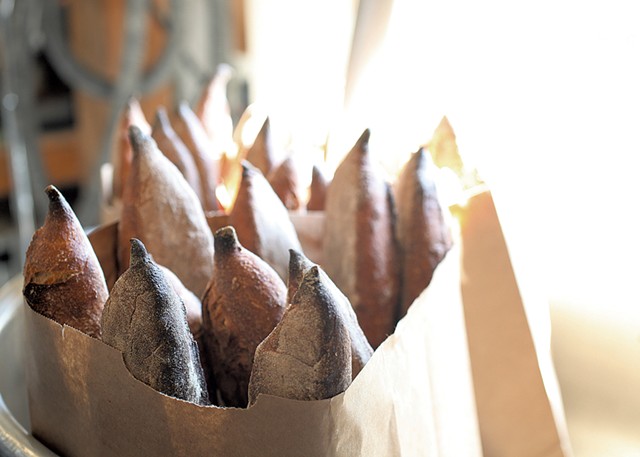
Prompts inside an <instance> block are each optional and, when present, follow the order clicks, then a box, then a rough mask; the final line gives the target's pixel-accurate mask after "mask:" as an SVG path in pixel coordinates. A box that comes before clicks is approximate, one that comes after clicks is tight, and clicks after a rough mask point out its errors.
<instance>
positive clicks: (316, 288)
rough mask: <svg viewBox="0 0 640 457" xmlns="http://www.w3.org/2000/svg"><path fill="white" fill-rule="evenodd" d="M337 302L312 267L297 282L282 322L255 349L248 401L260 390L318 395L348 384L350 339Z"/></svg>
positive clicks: (298, 395)
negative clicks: (296, 288) (294, 292)
mask: <svg viewBox="0 0 640 457" xmlns="http://www.w3.org/2000/svg"><path fill="white" fill-rule="evenodd" d="M339 307H340V304H339V303H338V302H337V301H336V299H335V297H334V296H333V294H332V292H331V290H330V287H328V286H327V284H326V277H325V276H323V275H321V274H320V271H319V269H318V267H317V266H314V267H312V268H310V269H309V270H308V271H307V272H306V273H305V274H304V277H303V279H302V282H301V283H300V287H299V288H298V291H297V292H296V294H295V297H294V300H293V302H292V303H291V305H290V306H289V307H288V308H287V310H286V311H285V314H284V316H283V317H282V321H281V322H280V323H279V324H278V325H277V326H276V328H275V329H274V330H273V332H271V334H270V335H269V336H268V337H267V338H266V339H265V340H264V341H263V342H262V343H260V345H259V346H258V348H257V349H256V354H255V360H254V363H253V371H252V373H251V382H250V383H249V403H250V404H253V403H254V402H255V401H256V400H257V398H258V396H259V395H260V394H269V395H275V396H278V397H284V398H291V399H294V400H322V399H325V398H331V397H333V396H335V395H338V394H339V393H341V392H344V391H345V390H346V389H347V387H349V384H351V378H352V374H351V341H350V338H349V331H348V330H347V328H346V326H345V323H344V321H343V318H342V313H341V312H340V310H339Z"/></svg>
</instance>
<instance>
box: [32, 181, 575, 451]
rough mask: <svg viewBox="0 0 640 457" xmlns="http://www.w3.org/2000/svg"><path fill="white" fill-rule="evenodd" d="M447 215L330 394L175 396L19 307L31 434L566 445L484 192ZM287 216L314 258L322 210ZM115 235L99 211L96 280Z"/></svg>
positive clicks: (254, 442) (241, 445)
mask: <svg viewBox="0 0 640 457" xmlns="http://www.w3.org/2000/svg"><path fill="white" fill-rule="evenodd" d="M458 216H459V219H460V226H461V236H462V242H458V243H456V246H455V247H454V249H453V250H452V251H451V252H450V253H449V254H448V255H447V257H446V258H445V260H444V261H443V262H442V263H441V265H440V266H439V267H438V269H437V271H436V273H435V275H434V278H433V280H432V282H431V285H430V286H429V288H428V289H427V290H426V291H425V292H423V294H422V295H421V296H420V297H419V298H418V299H417V300H416V302H415V303H414V305H413V306H412V307H411V308H410V310H409V312H408V314H407V316H406V317H405V318H404V319H403V320H402V321H401V322H400V323H399V324H398V327H397V329H396V331H395V333H394V334H393V335H392V336H390V337H389V338H388V339H387V340H386V341H385V342H384V343H383V344H382V345H381V346H380V347H379V348H378V349H377V350H376V352H375V354H374V356H373V357H372V359H371V360H370V362H369V363H368V364H367V366H366V367H365V369H364V370H363V371H362V372H361V373H360V375H359V376H358V377H357V378H356V380H355V381H354V383H353V384H352V385H351V386H350V387H349V389H347V391H346V392H345V393H343V394H341V395H338V396H336V397H334V398H332V399H330V400H323V401H315V402H299V401H291V400H284V399H280V398H275V397H270V396H263V397H260V398H259V400H258V402H257V403H256V404H255V405H254V406H253V407H252V408H249V409H246V410H244V409H222V408H216V407H200V406H196V405H193V404H189V403H186V402H182V401H179V400H175V399H172V398H169V397H166V396H164V395H162V394H159V393H157V392H155V391H153V390H152V389H150V388H148V387H147V386H145V385H144V384H142V383H140V382H138V381H137V380H135V379H133V378H132V377H131V376H130V375H129V373H128V371H127V370H126V368H125V367H124V364H123V361H122V357H121V354H120V353H119V352H117V351H115V350H114V349H112V348H110V347H108V346H106V345H104V344H102V343H101V342H99V341H96V340H93V339H91V338H89V337H87V336H85V335H83V334H81V333H80V332H78V331H76V330H74V329H72V328H69V327H61V326H60V325H58V324H56V323H54V322H52V321H50V320H48V319H46V318H44V317H42V316H40V315H38V314H36V313H34V312H32V311H31V310H30V309H27V319H26V320H27V333H28V335H29V338H30V341H31V344H30V349H29V350H28V351H27V361H26V365H27V372H28V382H29V397H30V413H31V419H32V427H33V433H34V435H35V436H36V437H38V438H40V439H41V440H42V441H44V442H45V443H46V444H48V445H49V446H50V447H52V449H54V450H58V451H59V452H62V453H63V454H64V455H82V456H85V455H86V456H93V455H118V456H127V455H132V456H133V455H136V456H140V455H224V456H236V455H237V456H254V455H255V456H269V455H274V456H276V455H277V456H287V455H304V456H314V455H318V456H358V455H361V456H394V455H402V456H405V455H407V456H414V455H415V456H429V457H431V456H438V457H453V456H455V457H460V456H480V455H482V451H483V450H484V455H485V456H487V457H491V456H517V457H520V456H531V457H534V456H535V457H538V456H540V457H547V456H549V457H551V456H568V455H569V451H568V444H567V441H566V436H565V435H564V433H563V430H564V428H563V427H564V422H563V419H562V416H561V411H562V405H561V402H560V400H559V395H555V394H554V393H553V387H554V380H553V379H552V378H551V377H549V376H548V373H549V370H548V368H551V370H550V373H551V374H552V373H553V369H552V365H551V364H550V358H549V355H548V354H539V353H537V352H536V348H535V347H534V345H533V343H532V341H533V338H532V333H531V330H532V329H531V328H530V327H529V325H528V320H527V316H526V314H525V312H524V307H523V302H522V298H521V296H520V293H519V289H518V285H517V282H516V280H515V276H514V273H513V268H512V266H511V262H510V258H509V254H508V250H507V247H506V244H505V242H504V237H503V235H502V230H501V227H500V224H499V221H498V218H497V215H496V212H495V208H494V206H493V201H492V199H491V195H490V194H489V193H488V192H484V193H480V194H478V195H474V196H473V197H472V198H471V199H470V201H469V203H468V205H467V206H465V207H464V208H460V210H459V211H458ZM293 220H294V224H295V225H296V228H297V230H298V233H299V234H300V238H301V240H302V242H303V247H304V248H305V250H307V249H308V250H309V251H310V252H309V255H310V257H311V258H312V259H314V260H316V261H319V262H321V259H319V258H318V257H317V256H319V255H320V251H318V249H317V247H318V246H319V244H318V243H319V236H321V232H319V230H318V227H322V215H321V214H314V215H312V216H311V217H305V216H302V215H300V216H296V217H294V218H293ZM224 223H225V220H224V217H222V218H211V219H210V225H211V227H212V228H216V227H218V226H220V225H224ZM115 235H116V227H115V225H111V226H107V227H104V228H103V229H101V230H99V231H97V232H95V233H94V234H92V236H91V239H92V243H93V244H94V247H95V249H96V252H97V254H98V257H99V259H100V260H101V263H102V265H103V269H104V270H105V275H106V276H107V282H108V284H109V285H112V284H113V282H114V281H115V278H116V276H115V275H116V272H117V265H116V264H115V252H116V244H115V243H116V236H115ZM314 249H315V250H314ZM313 252H315V253H316V254H312V253H313ZM314 256H316V257H315V258H314ZM465 321H466V324H465ZM469 355H471V359H469ZM545 366H546V367H547V369H546V370H545V368H544V367H545ZM541 367H543V368H542V369H541ZM471 369H472V370H473V375H474V380H473V381H472V379H471ZM541 372H544V373H545V376H542V375H541ZM474 389H475V396H476V397H477V403H478V408H477V411H476V406H475V401H474ZM556 393H557V390H556ZM554 411H555V413H556V415H554ZM478 423H479V424H478ZM480 432H481V434H480ZM480 435H481V437H482V444H481V440H480V439H481V438H480Z"/></svg>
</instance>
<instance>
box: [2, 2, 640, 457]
mask: <svg viewBox="0 0 640 457" xmlns="http://www.w3.org/2000/svg"><path fill="white" fill-rule="evenodd" d="M638 18H639V16H638V8H637V5H636V4H635V2H633V1H630V0H628V1H625V0H611V1H608V2H597V1H581V2H578V1H570V0H560V1H551V0H541V1H538V2H528V3H524V2H507V1H499V0H483V1H476V2H472V1H465V0H448V1H444V0H428V1H423V2H414V1H410V0H380V1H376V2H374V1H370V0H360V1H358V0H346V1H345V0H342V1H339V0H325V1H323V2H301V1H295V0H269V1H266V0H188V1H178V0H174V1H171V0H146V1H145V0H131V1H129V2H127V1H124V0H83V1H80V0H41V1H38V0H0V20H1V21H2V23H1V25H2V29H1V30H2V35H1V41H0V68H1V70H2V73H1V78H0V82H1V84H2V86H1V87H2V93H1V104H2V111H1V123H2V134H1V135H2V136H1V137H0V282H4V281H6V280H8V279H9V278H11V277H13V276H14V275H16V274H19V272H20V268H21V262H22V258H23V253H24V252H25V249H26V245H27V244H28V242H29V240H30V237H31V234H32V233H33V231H34V229H35V228H37V227H39V225H40V224H41V223H42V221H43V219H44V215H45V213H46V201H45V200H46V199H45V196H44V193H43V192H42V190H43V188H44V187H45V186H46V185H47V184H49V183H53V184H55V185H56V186H58V187H59V188H60V189H61V190H62V191H63V193H64V194H65V196H67V198H68V199H69V200H70V202H72V204H73V206H74V209H75V210H76V212H77V213H78V215H79V217H80V219H81V221H82V222H83V223H84V224H85V225H86V226H87V227H91V226H94V225H96V224H98V223H99V222H100V212H99V208H98V206H99V205H97V203H96V202H97V201H99V200H98V199H99V198H100V195H101V192H102V187H101V186H102V185H101V180H100V176H101V174H100V169H101V168H100V165H101V164H103V163H106V162H108V161H109V160H110V157H111V153H112V149H113V148H114V147H115V146H114V145H115V143H116V141H115V139H116V137H117V133H118V128H119V122H120V117H121V114H122V110H123V108H124V106H125V104H126V102H127V100H128V98H129V97H130V96H132V95H133V96H136V97H137V98H138V99H139V100H140V103H141V107H142V110H143V112H144V114H145V116H146V117H147V119H153V116H154V111H155V108H156V106H158V105H164V106H166V107H167V108H168V109H173V108H175V107H176V106H177V104H178V103H180V102H181V101H183V100H185V101H187V102H188V103H189V104H190V105H191V106H194V105H195V104H196V103H197V101H198V100H199V98H200V97H201V95H202V93H203V91H204V89H205V87H206V85H207V84H208V82H209V81H210V79H211V77H212V76H213V75H214V74H215V71H216V69H217V68H218V66H219V65H220V64H223V63H226V64H229V65H230V66H231V68H232V69H233V73H232V77H231V79H230V81H229V84H228V86H227V97H228V100H229V104H230V109H231V115H232V117H233V119H234V122H235V123H237V122H238V121H239V119H240V117H241V115H242V113H243V112H245V109H246V108H247V107H248V106H249V105H251V106H252V109H253V112H254V113H255V112H260V113H263V114H268V115H269V117H270V119H271V126H272V131H273V136H274V139H275V141H277V142H278V143H279V144H282V145H283V146H286V147H288V148H297V149H300V150H308V151H312V152H310V154H318V153H321V154H322V156H323V157H325V158H326V161H327V169H328V171H329V172H331V170H332V169H333V167H335V165H336V164H337V163H338V161H339V160H340V158H341V157H342V155H344V154H345V153H346V152H347V151H348V149H349V148H350V147H351V145H352V144H353V143H354V141H355V139H356V138H357V137H358V136H359V134H360V133H361V131H362V130H363V129H364V128H370V129H371V132H372V137H371V149H372V151H373V153H374V154H375V156H376V158H377V159H378V160H379V161H380V162H381V163H383V164H384V166H385V168H386V170H387V171H388V172H389V173H390V174H391V175H392V174H393V173H394V172H395V171H396V170H397V169H398V168H399V167H400V166H401V165H402V163H403V162H404V160H406V158H407V157H408V155H409V154H410V153H411V152H413V151H415V150H416V149H417V148H418V146H420V145H423V144H426V143H427V142H429V141H430V139H431V137H432V135H433V132H434V130H435V129H436V128H437V127H438V126H439V125H444V126H445V127H446V125H447V124H448V125H450V126H451V127H452V129H453V132H455V136H453V132H451V131H449V134H450V137H451V138H455V140H456V142H457V145H458V148H459V151H460V153H461V155H462V157H463V159H464V160H465V163H469V164H472V165H473V166H475V167H477V169H478V170H479V172H480V174H481V175H482V177H483V178H484V180H485V181H486V182H487V183H488V184H489V185H490V186H491V188H492V189H493V190H494V193H495V198H496V202H497V205H498V210H499V212H500V216H501V219H502V221H503V226H504V229H505V233H506V236H507V239H508V242H509V244H510V248H511V250H512V253H513V256H514V262H515V264H516V267H517V268H520V270H519V271H521V272H526V274H523V275H522V278H523V284H526V287H528V288H529V289H530V290H532V291H533V292H534V293H535V294H537V295H538V296H540V297H542V298H543V300H542V302H541V303H550V311H551V318H552V351H553V355H554V360H555V364H556V370H557V373H558V377H559V380H560V384H561V388H562V393H563V397H564V402H565V406H566V410H567V419H568V425H569V432H570V434H571V438H572V442H573V446H574V450H575V454H576V455H577V456H578V457H580V456H584V457H586V456H604V455H606V456H625V457H626V456H640V433H638V431H639V430H640V389H639V388H638V386H640V292H638V288H637V285H636V284H637V283H638V276H639V275H640V267H638V264H637V259H638V256H639V254H640V242H639V241H638V234H639V233H640V223H639V222H638V220H639V218H638V216H637V212H638V208H639V204H638V197H639V192H638V190H637V189H636V190H633V189H634V187H633V186H634V185H635V184H634V183H637V180H638V177H637V176H638V164H639V163H640V160H639V157H640V84H639V83H638V81H640V28H638V27H637V22H638ZM444 116H446V118H447V120H448V122H446V121H445V123H444V124H441V122H442V119H443V117H444ZM254 134H255V132H254ZM318 151H320V152H318Z"/></svg>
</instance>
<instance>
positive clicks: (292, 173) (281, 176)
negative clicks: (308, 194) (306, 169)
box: [268, 156, 302, 211]
mask: <svg viewBox="0 0 640 457" xmlns="http://www.w3.org/2000/svg"><path fill="white" fill-rule="evenodd" d="M268 181H269V184H271V187H272V188H273V190H274V192H275V193H276V195H277V196H278V197H279V198H280V201H282V204H283V205H284V206H285V207H286V208H287V209H288V210H291V211H295V210H297V209H299V208H300V202H301V201H302V197H301V195H300V194H301V192H300V177H299V175H298V167H297V164H296V161H295V160H294V158H293V156H289V157H287V158H286V159H285V160H284V161H283V162H282V163H281V164H280V165H278V166H277V167H276V168H275V169H274V170H273V171H272V172H271V173H270V174H269V176H268Z"/></svg>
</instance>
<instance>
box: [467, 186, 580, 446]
mask: <svg viewBox="0 0 640 457" xmlns="http://www.w3.org/2000/svg"><path fill="white" fill-rule="evenodd" d="M458 216H459V220H460V227H461V239H462V250H463V252H464V255H463V257H462V263H461V267H462V281H461V283H460V287H461V295H462V301H463V303H464V315H465V320H466V328H467V338H468V340H469V353H470V357H471V367H472V373H473V381H474V389H475V398H476V404H477V408H478V422H479V424H480V431H481V436H482V447H483V451H484V455H485V457H514V456H517V457H560V456H565V457H566V456H570V455H571V449H570V445H569V440H568V435H567V430H566V423H565V419H564V413H563V407H562V400H561V398H560V392H559V388H558V384H557V380H556V377H555V372H554V369H553V364H552V361H551V353H550V348H549V344H550V342H549V338H548V332H546V331H545V329H543V328H541V327H540V326H541V325H542V324H540V323H538V322H535V321H532V320H531V319H529V317H530V316H528V315H527V309H526V308H525V303H524V301H523V296H522V294H521V288H520V287H519V286H518V281H517V280H516V275H515V273H514V269H513V265H512V262H511V258H510V256H509V251H508V249H507V244H506V242H505V238H504V235H503V233H502V228H501V226H500V222H499V219H498V214H497V212H496V208H495V206H494V202H493V198H492V196H491V193H489V192H482V193H479V194H477V195H475V196H473V197H472V198H470V199H469V201H468V204H467V206H466V207H465V208H463V209H462V210H460V211H458ZM536 305H538V306H540V307H544V308H545V309H546V312H547V317H548V305H547V304H546V303H536ZM547 320H548V318H547ZM536 332H538V333H540V332H542V334H541V335H540V336H538V335H536V334H535V333H536ZM545 336H546V337H547V338H546V342H545V341H544V339H545V338H544V337H545ZM536 339H537V340H538V344H535V341H536Z"/></svg>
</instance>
